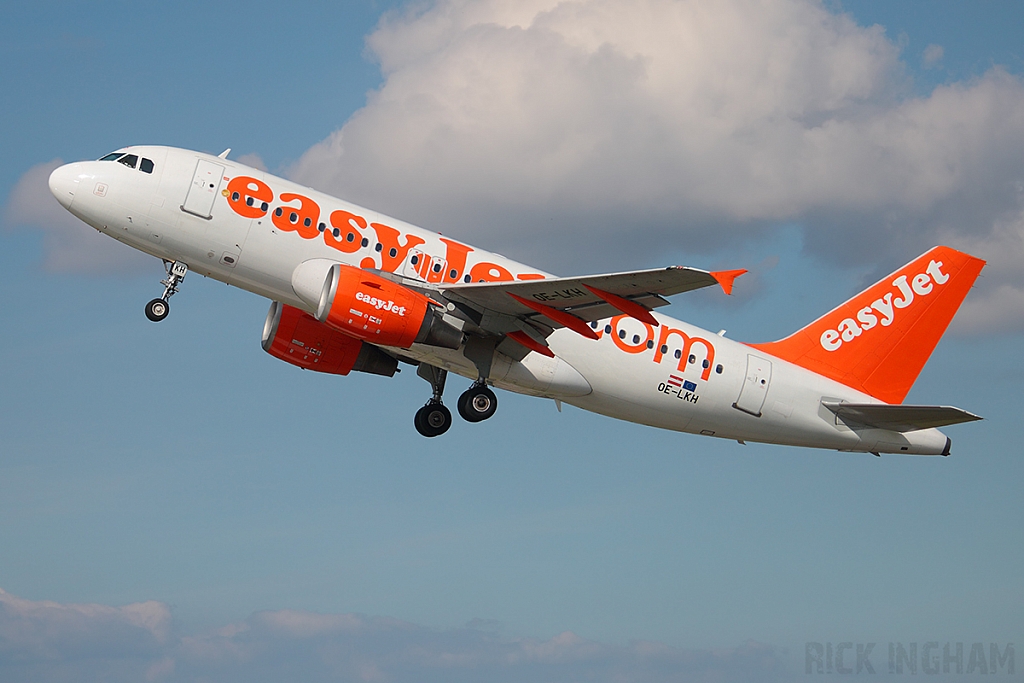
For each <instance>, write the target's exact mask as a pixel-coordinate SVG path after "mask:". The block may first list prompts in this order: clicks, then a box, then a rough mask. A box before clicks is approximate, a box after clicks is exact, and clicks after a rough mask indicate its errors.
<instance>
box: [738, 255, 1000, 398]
mask: <svg viewBox="0 0 1024 683" xmlns="http://www.w3.org/2000/svg"><path fill="white" fill-rule="evenodd" d="M984 266H985V262H984V261H982V260H981V259H979V258H975V257H974V256H971V255H970V254H964V253H963V252H959V251H956V250H955V249H950V248H949V247H935V248H934V249H932V250H931V251H928V252H927V253H925V254H923V255H922V256H920V257H918V258H917V259H915V260H913V261H911V262H910V263H908V264H907V265H905V266H903V267H902V268H900V269H899V270H897V271H896V272H895V273H893V274H892V275H890V276H889V277H886V278H883V279H882V280H881V281H879V282H878V283H876V284H874V285H872V286H871V287H868V288H867V289H866V290H864V291H863V292H861V293H860V294H858V295H857V296H855V297H853V298H852V299H850V300H849V301H847V302H846V303H845V304H843V305H841V306H839V307H838V308H835V309H833V310H832V311H829V312H828V313H826V314H825V315H823V316H822V317H820V318H818V319H817V320H815V321H814V322H813V323H811V324H810V325H808V326H807V327H805V328H803V329H802V330H800V331H799V332H796V333H794V334H792V335H790V336H788V337H786V338H785V339H782V340H780V341H777V342H770V343H766V344H751V346H753V347H755V348H757V349H760V350H762V351H764V352H766V353H770V354H771V355H773V356H776V357H778V358H782V359H783V360H787V361H789V362H791V363H794V364H796V365H799V366H801V367H804V368H807V369H808V370H812V371H814V372H816V373H818V374H820V375H824V376H825V377H828V378H830V379H834V380H836V381H837V382H841V383H843V384H845V385H847V386H849V387H853V388H854V389H857V390H859V391H863V392H864V393H866V394H868V395H870V396H874V397H875V398H877V399H879V400H882V401H885V402H886V403H901V402H902V401H903V399H904V398H905V397H906V395H907V392H909V391H910V387H911V386H912V385H913V384H914V380H916V379H917V376H918V375H919V374H920V373H921V368H923V367H924V364H925V362H927V360H928V357H929V356H931V354H932V351H933V350H934V349H935V345H936V344H938V343H939V338H940V337H941V336H942V334H943V332H945V331H946V327H948V326H949V323H950V321H951V320H952V319H953V315H954V314H955V313H956V311H957V309H958V308H960V304H961V302H963V300H964V297H965V296H967V292H968V291H969V290H970V288H971V285H973V284H974V280H975V279H976V278H977V277H978V274H979V273H980V272H981V269H982V268H983V267H984Z"/></svg>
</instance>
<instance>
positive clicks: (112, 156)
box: [100, 152, 124, 161]
mask: <svg viewBox="0 0 1024 683" xmlns="http://www.w3.org/2000/svg"><path fill="white" fill-rule="evenodd" d="M122 154H124V152H111V153H110V154H108V155H107V156H105V157H100V161H114V160H116V159H119V158H120V157H121V155H122Z"/></svg>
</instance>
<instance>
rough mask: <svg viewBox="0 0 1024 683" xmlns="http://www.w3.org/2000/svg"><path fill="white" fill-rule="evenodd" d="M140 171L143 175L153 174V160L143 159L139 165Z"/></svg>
mask: <svg viewBox="0 0 1024 683" xmlns="http://www.w3.org/2000/svg"><path fill="white" fill-rule="evenodd" d="M139 170H140V171H142V172H143V173H152V172H153V162H152V160H150V159H146V158H145V157H143V159H142V161H141V162H140V163H139Z"/></svg>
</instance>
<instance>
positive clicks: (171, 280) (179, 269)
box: [146, 260, 188, 323]
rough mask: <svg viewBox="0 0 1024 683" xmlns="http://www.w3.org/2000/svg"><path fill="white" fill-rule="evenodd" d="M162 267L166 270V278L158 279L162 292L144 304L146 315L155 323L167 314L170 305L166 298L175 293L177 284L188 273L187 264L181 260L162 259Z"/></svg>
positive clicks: (169, 310)
mask: <svg viewBox="0 0 1024 683" xmlns="http://www.w3.org/2000/svg"><path fill="white" fill-rule="evenodd" d="M164 269H165V270H166V271H167V279H166V280H161V281H160V284H162V285H163V286H164V293H163V294H162V295H161V296H160V298H159V299H153V300H152V301H150V302H149V303H148V304H146V317H147V318H149V319H150V320H152V321H153V322H155V323H158V322H160V321H161V320H163V319H164V318H166V317H167V314H168V313H170V312H171V305H170V304H169V303H168V302H167V300H168V299H170V298H171V297H172V296H174V295H175V294H177V292H178V285H180V284H181V281H182V280H184V279H185V275H186V274H187V273H188V266H187V265H185V264H184V263H182V262H181V261H167V260H164Z"/></svg>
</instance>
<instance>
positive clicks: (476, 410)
mask: <svg viewBox="0 0 1024 683" xmlns="http://www.w3.org/2000/svg"><path fill="white" fill-rule="evenodd" d="M416 374H417V375H419V376H420V377H422V378H423V379H425V380H427V381H428V382H430V388H431V389H432V390H433V392H434V393H433V396H431V397H430V400H429V401H427V404H426V405H425V406H423V407H422V408H420V409H419V410H417V411H416V419H415V420H414V421H413V422H414V424H415V425H416V431H417V432H419V433H420V434H422V435H423V436H427V437H434V436H441V435H442V434H444V433H445V432H447V431H448V429H449V428H450V427H451V426H452V413H451V411H450V410H448V408H446V407H445V406H444V404H443V403H442V402H441V395H442V394H443V393H444V384H445V380H447V379H448V371H447V370H442V369H441V368H435V367H434V366H432V365H428V364H426V363H420V365H419V368H418V369H417V370H416ZM457 405H458V408H459V415H461V416H462V418H463V419H464V420H466V422H482V421H484V420H486V419H487V418H489V417H490V416H491V415H494V411H496V410H497V409H498V397H497V396H495V395H494V392H493V391H491V390H490V388H488V387H487V385H486V384H484V382H483V381H482V380H478V381H476V382H474V383H473V385H472V386H471V387H469V389H467V390H466V391H464V392H463V393H462V395H461V396H459V401H458V404H457Z"/></svg>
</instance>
